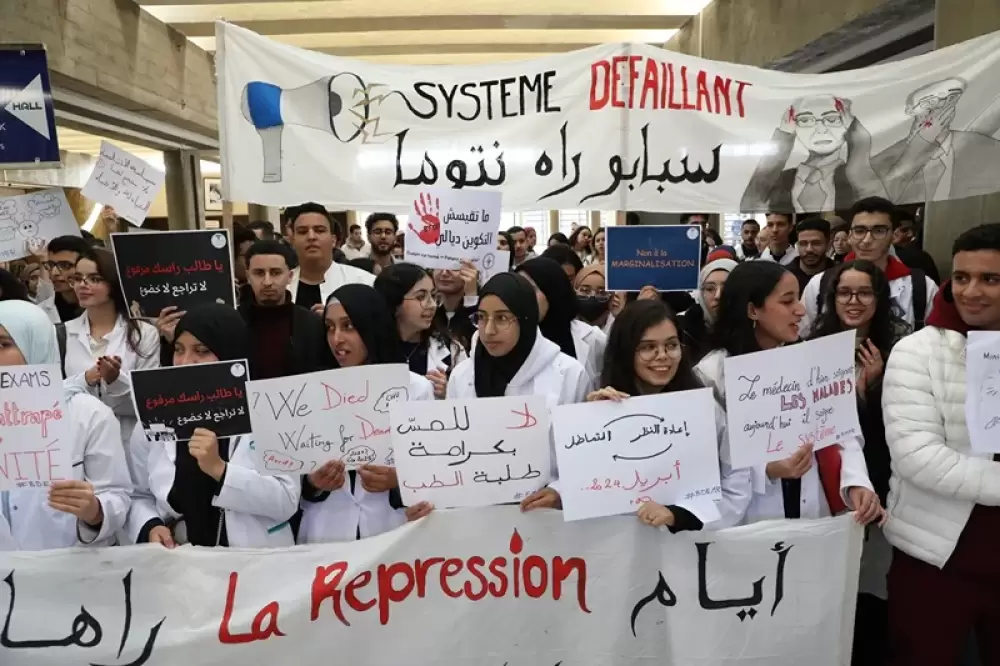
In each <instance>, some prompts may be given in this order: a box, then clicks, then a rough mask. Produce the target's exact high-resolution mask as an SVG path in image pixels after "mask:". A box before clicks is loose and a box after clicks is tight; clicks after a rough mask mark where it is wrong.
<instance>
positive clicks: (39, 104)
mask: <svg viewBox="0 0 1000 666" xmlns="http://www.w3.org/2000/svg"><path fill="white" fill-rule="evenodd" d="M54 164H59V137H58V135H57V133H56V111H55V104H54V103H53V101H52V85H51V83H50V81H49V64H48V57H47V55H46V53H45V47H44V46H42V45H41V44H37V45H32V46H26V45H21V44H4V45H2V46H0V169H37V168H44V169H49V168H52V166H53V165H54ZM22 256H23V255H22Z"/></svg>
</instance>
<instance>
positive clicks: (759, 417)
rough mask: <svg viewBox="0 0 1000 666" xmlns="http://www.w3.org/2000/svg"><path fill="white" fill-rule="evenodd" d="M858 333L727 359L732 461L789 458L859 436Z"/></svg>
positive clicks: (738, 463)
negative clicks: (809, 447) (802, 450)
mask: <svg viewBox="0 0 1000 666" xmlns="http://www.w3.org/2000/svg"><path fill="white" fill-rule="evenodd" d="M855 338H856V333H855V332H854V331H844V332H843V333H837V334H835V335H828V336H826V337H823V338H817V339H816V340H810V341H809V342H801V343H799V344H794V345H788V346H785V347H778V348H777V349H769V350H767V351H760V352H755V353H753V354H744V355H743V356H735V357H729V358H726V360H725V375H726V421H727V423H728V425H729V448H730V453H731V459H732V465H733V468H741V467H754V466H756V465H762V464H765V463H769V462H771V461H773V460H784V459H785V458H787V457H788V456H790V455H792V454H793V453H795V451H796V450H797V449H798V448H799V447H800V446H806V445H809V444H811V445H812V447H813V450H819V449H822V448H823V447H826V446H830V445H832V444H840V443H843V442H844V441H846V440H848V439H849V438H852V437H860V436H861V426H860V424H859V423H858V404H857V400H858V395H857V394H858V387H857V383H856V381H855V376H854V342H855Z"/></svg>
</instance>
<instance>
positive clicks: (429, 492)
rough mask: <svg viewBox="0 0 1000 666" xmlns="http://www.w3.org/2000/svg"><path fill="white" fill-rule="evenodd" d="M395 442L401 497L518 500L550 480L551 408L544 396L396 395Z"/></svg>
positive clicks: (478, 502)
mask: <svg viewBox="0 0 1000 666" xmlns="http://www.w3.org/2000/svg"><path fill="white" fill-rule="evenodd" d="M390 417H391V422H392V447H393V449H394V450H395V451H396V470H397V472H396V473H397V476H398V477H399V492H400V495H401V497H402V499H403V503H404V504H406V505H407V506H413V505H414V504H416V503H417V502H420V501H422V500H427V501H428V502H430V503H431V504H433V505H434V506H435V507H437V508H442V509H443V508H446V507H456V506H487V505H490V504H503V503H505V502H517V501H519V500H521V499H523V498H524V497H527V496H528V495H530V494H531V493H532V492H534V491H536V490H538V489H539V488H543V487H544V486H545V485H546V484H547V483H548V482H549V477H550V474H551V468H552V458H551V451H550V449H549V410H548V409H547V407H546V405H545V399H544V398H543V397H540V396H527V397H518V398H480V399H478V400H436V401H434V402H403V403H396V405H395V406H393V408H392V412H391V413H390Z"/></svg>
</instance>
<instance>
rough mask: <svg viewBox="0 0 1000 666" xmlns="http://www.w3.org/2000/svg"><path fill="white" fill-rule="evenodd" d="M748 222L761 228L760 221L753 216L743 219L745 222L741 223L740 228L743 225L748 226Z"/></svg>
mask: <svg viewBox="0 0 1000 666" xmlns="http://www.w3.org/2000/svg"><path fill="white" fill-rule="evenodd" d="M748 224H753V225H755V226H756V227H757V228H758V229H760V222H758V221H757V220H755V219H753V218H752V217H748V218H747V219H745V220H743V224H741V225H740V229H742V228H743V227H745V226H747V225H748Z"/></svg>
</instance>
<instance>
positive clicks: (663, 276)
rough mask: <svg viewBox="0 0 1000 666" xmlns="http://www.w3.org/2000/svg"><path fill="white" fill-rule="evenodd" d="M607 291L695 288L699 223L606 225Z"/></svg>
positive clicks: (699, 265) (698, 256)
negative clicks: (648, 288)
mask: <svg viewBox="0 0 1000 666" xmlns="http://www.w3.org/2000/svg"><path fill="white" fill-rule="evenodd" d="M604 253H605V258H606V259H605V261H606V262H607V266H606V269H605V270H607V272H608V275H607V278H608V291H639V290H640V289H642V288H643V287H645V286H646V285H652V286H654V287H656V289H657V290H658V291H694V290H695V289H697V288H698V272H699V271H700V270H701V229H700V228H699V227H698V225H690V226H688V225H671V226H663V227H654V226H645V225H640V226H634V227H608V229H607V236H606V237H605V250H604Z"/></svg>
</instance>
